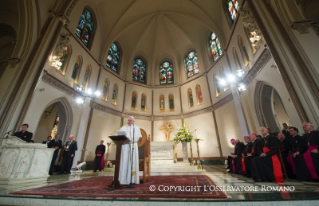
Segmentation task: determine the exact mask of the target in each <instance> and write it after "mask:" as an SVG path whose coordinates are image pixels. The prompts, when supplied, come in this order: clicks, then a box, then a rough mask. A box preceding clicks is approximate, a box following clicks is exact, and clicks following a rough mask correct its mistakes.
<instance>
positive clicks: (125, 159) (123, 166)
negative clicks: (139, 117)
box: [119, 125, 142, 185]
mask: <svg viewBox="0 0 319 206" xmlns="http://www.w3.org/2000/svg"><path fill="white" fill-rule="evenodd" d="M133 129H134V143H132V142H133ZM121 131H125V132H126V136H127V137H128V138H129V139H130V140H131V143H130V144H123V145H122V151H121V163H120V173H119V181H120V183H121V184H122V185H128V184H130V183H131V174H133V175H132V183H135V184H139V183H140V177H139V172H138V170H139V161H138V147H137V143H136V142H137V141H138V140H139V138H140V137H142V134H141V130H140V128H139V127H138V126H136V125H135V126H134V127H133V125H131V126H128V125H124V126H123V127H122V128H121ZM132 146H133V147H132ZM133 148H134V152H133V172H132V164H131V159H132V149H133ZM134 173H135V174H134Z"/></svg>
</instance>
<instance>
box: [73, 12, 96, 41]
mask: <svg viewBox="0 0 319 206" xmlns="http://www.w3.org/2000/svg"><path fill="white" fill-rule="evenodd" d="M93 26H94V25H93V17H92V13H91V11H90V10H88V9H84V11H83V13H82V15H81V18H80V21H79V23H78V26H77V28H76V31H75V34H76V35H77V36H78V37H79V38H80V39H81V41H82V42H83V43H84V44H85V46H88V45H89V42H90V40H91V39H92V32H93Z"/></svg>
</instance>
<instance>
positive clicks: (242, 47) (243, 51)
mask: <svg viewBox="0 0 319 206" xmlns="http://www.w3.org/2000/svg"><path fill="white" fill-rule="evenodd" d="M238 46H239V49H240V53H241V55H242V57H243V60H244V63H245V66H247V65H248V63H249V55H248V53H247V50H246V47H245V45H244V42H243V38H242V37H241V36H238Z"/></svg>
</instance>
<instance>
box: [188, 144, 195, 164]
mask: <svg viewBox="0 0 319 206" xmlns="http://www.w3.org/2000/svg"><path fill="white" fill-rule="evenodd" d="M189 143H190V146H191V163H190V166H193V165H194V159H193V148H192V141H190V142H189Z"/></svg>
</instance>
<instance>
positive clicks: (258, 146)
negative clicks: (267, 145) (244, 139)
mask: <svg viewBox="0 0 319 206" xmlns="http://www.w3.org/2000/svg"><path fill="white" fill-rule="evenodd" d="M262 151H263V149H262V141H261V140H259V139H256V140H255V141H254V142H253V143H252V150H251V155H252V156H249V157H246V158H245V167H246V172H247V175H248V176H252V159H253V158H255V157H258V156H259V155H260V154H261V153H262Z"/></svg>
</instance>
